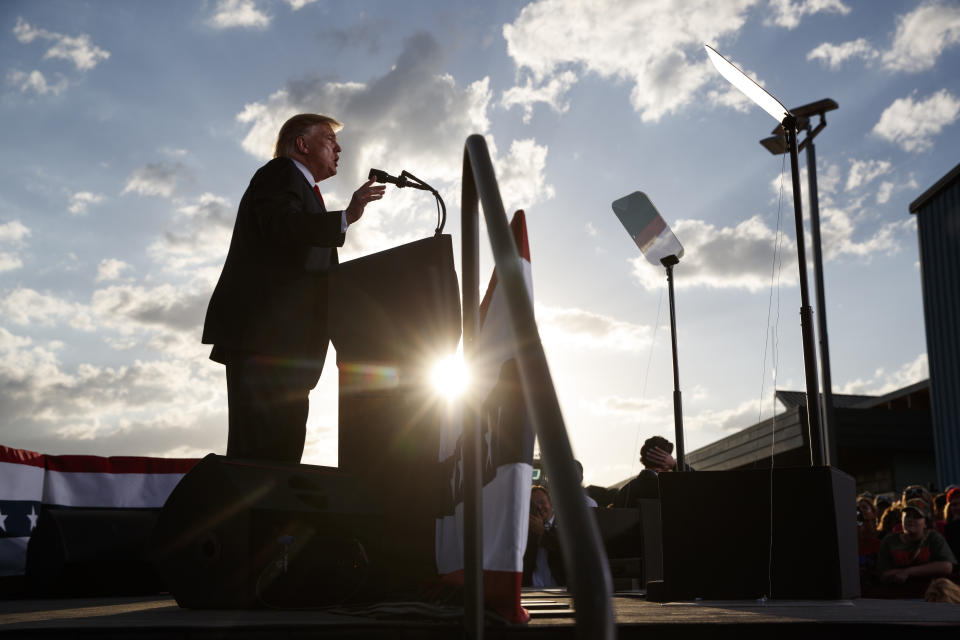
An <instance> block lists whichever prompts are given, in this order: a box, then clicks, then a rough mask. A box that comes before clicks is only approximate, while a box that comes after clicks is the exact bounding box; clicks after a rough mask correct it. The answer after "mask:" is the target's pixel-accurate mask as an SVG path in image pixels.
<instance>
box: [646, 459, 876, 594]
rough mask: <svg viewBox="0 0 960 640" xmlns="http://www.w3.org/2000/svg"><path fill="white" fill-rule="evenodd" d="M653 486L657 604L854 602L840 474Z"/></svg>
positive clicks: (699, 478)
mask: <svg viewBox="0 0 960 640" xmlns="http://www.w3.org/2000/svg"><path fill="white" fill-rule="evenodd" d="M659 479H660V497H661V507H660V509H661V515H662V519H663V577H664V585H663V586H664V588H665V591H664V595H665V598H664V599H667V600H693V599H694V598H703V599H709V600H739V599H756V598H761V597H764V596H765V597H767V598H772V599H773V598H775V599H778V600H785V599H792V600H811V599H826V600H834V599H849V598H857V597H859V596H860V582H859V574H858V565H857V537H856V518H855V512H854V509H855V504H856V496H855V484H854V480H853V478H851V477H850V476H848V475H847V474H845V473H843V472H841V471H838V470H836V469H833V468H830V467H808V468H783V469H773V470H772V471H771V470H770V469H756V470H748V471H698V472H688V473H664V474H660V478H659ZM771 510H772V517H771Z"/></svg>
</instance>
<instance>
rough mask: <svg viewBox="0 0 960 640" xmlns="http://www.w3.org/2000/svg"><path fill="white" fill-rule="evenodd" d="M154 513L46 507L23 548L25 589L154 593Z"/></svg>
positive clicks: (158, 586) (54, 593)
mask: <svg viewBox="0 0 960 640" xmlns="http://www.w3.org/2000/svg"><path fill="white" fill-rule="evenodd" d="M158 512H159V509H100V508H86V507H54V506H47V507H44V508H43V509H42V510H41V511H40V517H39V519H38V520H37V528H36V529H35V530H34V532H33V535H32V536H30V542H29V543H28V544H27V565H26V576H25V587H26V591H27V593H28V594H29V595H33V596H40V597H68V596H123V595H141V594H150V593H159V592H161V591H162V590H163V585H162V582H161V580H160V576H159V575H157V572H156V571H155V570H154V569H153V566H152V565H151V563H150V561H149V559H148V553H147V552H148V546H149V540H150V533H151V531H152V530H153V527H154V525H155V524H156V522H157V514H158Z"/></svg>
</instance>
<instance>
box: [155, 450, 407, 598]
mask: <svg viewBox="0 0 960 640" xmlns="http://www.w3.org/2000/svg"><path fill="white" fill-rule="evenodd" d="M380 502H381V499H380V497H379V496H377V495H373V494H372V493H371V492H370V491H368V490H365V489H364V488H363V485H362V483H360V482H359V481H358V480H357V479H356V478H355V477H354V476H351V475H348V474H345V473H342V472H340V471H338V470H337V469H332V468H328V467H317V466H311V465H293V464H281V463H268V462H261V461H245V460H238V459H231V458H224V457H222V456H216V455H213V454H211V455H208V456H207V457H206V458H204V459H203V460H201V461H200V462H199V463H198V464H197V465H196V466H195V467H194V468H193V469H192V470H191V471H190V472H189V473H187V474H186V475H185V476H184V478H183V480H181V482H180V483H179V484H178V485H177V487H176V488H175V489H174V490H173V492H172V493H171V494H170V497H169V498H168V499H167V502H166V504H165V505H164V507H163V510H162V511H161V513H160V517H159V520H158V522H157V527H156V529H155V531H154V536H153V548H154V557H155V561H156V563H157V567H158V569H159V571H160V573H161V575H162V577H163V579H164V581H165V583H166V586H167V588H168V589H169V591H170V593H171V594H172V595H173V596H174V598H176V600H177V603H178V604H179V605H180V606H181V607H189V608H250V607H277V608H292V607H311V606H325V605H332V604H340V603H344V602H358V601H370V600H373V599H379V598H383V597H385V596H386V595H388V594H395V593H400V592H403V591H404V589H411V588H413V586H412V585H410V584H409V577H408V576H410V575H413V574H414V573H415V572H414V571H413V570H412V569H411V568H410V567H409V566H407V564H408V560H407V559H406V558H405V557H404V554H403V551H404V545H405V543H406V542H407V537H408V533H407V529H406V528H405V527H404V524H403V523H402V522H390V521H388V520H386V519H385V518H384V515H383V513H384V506H383V505H382V504H381V503H380Z"/></svg>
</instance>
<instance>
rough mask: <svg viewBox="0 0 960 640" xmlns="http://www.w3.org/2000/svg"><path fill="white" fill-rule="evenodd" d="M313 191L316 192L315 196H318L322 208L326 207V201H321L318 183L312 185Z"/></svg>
mask: <svg viewBox="0 0 960 640" xmlns="http://www.w3.org/2000/svg"><path fill="white" fill-rule="evenodd" d="M313 192H314V193H316V194H317V197H318V198H320V204H322V205H323V208H324V209H326V208H327V203H325V202H324V201H323V196H322V195H320V186H319V185H316V184H315V185H313Z"/></svg>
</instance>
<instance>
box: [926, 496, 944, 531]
mask: <svg viewBox="0 0 960 640" xmlns="http://www.w3.org/2000/svg"><path fill="white" fill-rule="evenodd" d="M945 506H947V494H946V492H943V491H941V492H940V493H938V494H936V495H935V496H933V503H932V504H931V506H930V507H931V508H930V510H931V511H933V525H934V527H936V529H937V531H939V532H940V533H943V526H944V525H945V524H946V522H945V520H944V515H943V514H944V513H945V511H944V507H945Z"/></svg>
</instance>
